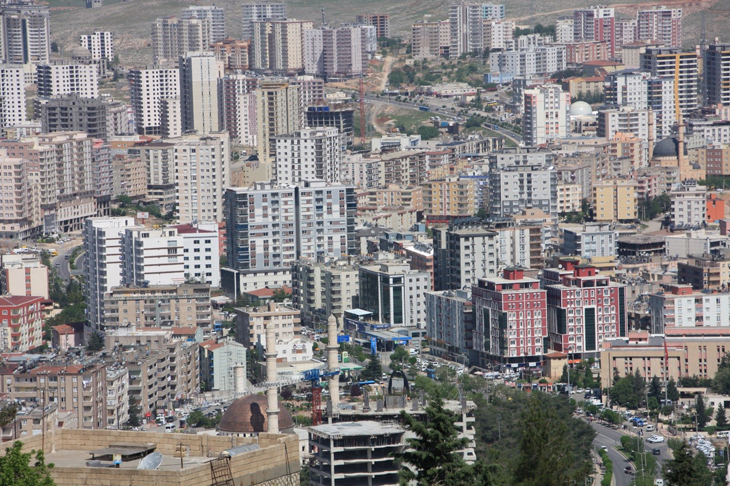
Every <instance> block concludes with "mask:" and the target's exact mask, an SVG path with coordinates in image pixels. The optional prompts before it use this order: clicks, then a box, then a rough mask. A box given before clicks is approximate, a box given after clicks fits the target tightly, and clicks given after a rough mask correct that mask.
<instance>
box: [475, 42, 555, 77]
mask: <svg viewBox="0 0 730 486" xmlns="http://www.w3.org/2000/svg"><path fill="white" fill-rule="evenodd" d="M566 66H567V55H566V50H565V46H564V45H548V46H542V47H530V48H527V49H518V50H510V51H496V52H492V53H490V54H489V70H490V72H491V74H492V76H496V75H499V74H511V75H512V77H516V76H526V77H530V76H535V75H550V74H553V73H555V72H557V71H562V70H564V69H565V67H566Z"/></svg>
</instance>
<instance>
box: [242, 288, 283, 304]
mask: <svg viewBox="0 0 730 486" xmlns="http://www.w3.org/2000/svg"><path fill="white" fill-rule="evenodd" d="M280 290H283V291H284V292H285V293H287V294H289V295H291V288H289V287H287V286H286V285H284V286H282V287H264V288H263V289H256V290H249V291H248V292H243V295H245V296H246V297H248V298H249V299H251V300H252V301H256V300H260V301H268V300H271V299H273V298H274V294H275V293H276V292H279V291H280Z"/></svg>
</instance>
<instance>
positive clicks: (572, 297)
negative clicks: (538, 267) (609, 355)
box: [543, 261, 629, 359]
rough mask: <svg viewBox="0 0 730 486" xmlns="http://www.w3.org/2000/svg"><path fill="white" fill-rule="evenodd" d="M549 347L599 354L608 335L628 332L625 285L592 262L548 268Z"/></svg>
mask: <svg viewBox="0 0 730 486" xmlns="http://www.w3.org/2000/svg"><path fill="white" fill-rule="evenodd" d="M543 273H545V274H548V275H546V276H545V279H546V280H549V281H555V280H557V281H558V283H551V284H549V285H545V290H546V291H547V327H548V335H549V340H550V349H553V350H555V351H558V352H562V353H575V354H576V355H577V356H580V357H581V358H582V359H587V358H589V357H594V358H597V357H598V356H599V354H600V350H601V349H602V348H603V342H604V341H605V340H607V339H613V338H617V337H626V336H628V332H629V326H628V318H627V313H626V288H625V285H623V284H620V283H616V282H613V281H611V280H610V279H609V278H608V277H607V276H602V275H599V274H598V273H597V269H596V267H594V266H591V265H574V264H573V263H572V262H569V261H568V262H567V263H566V264H565V267H563V268H561V269H557V268H552V269H545V270H543Z"/></svg>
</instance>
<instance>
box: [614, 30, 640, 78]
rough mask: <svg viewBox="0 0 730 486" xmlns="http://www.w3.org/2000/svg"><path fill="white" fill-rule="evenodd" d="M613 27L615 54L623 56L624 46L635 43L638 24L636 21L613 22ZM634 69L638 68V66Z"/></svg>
mask: <svg viewBox="0 0 730 486" xmlns="http://www.w3.org/2000/svg"><path fill="white" fill-rule="evenodd" d="M614 26H615V31H614V39H615V42H616V53H617V54H618V53H621V55H622V56H623V53H624V47H625V46H626V45H630V44H633V43H635V42H636V36H637V35H638V32H637V31H638V24H637V22H636V19H624V20H617V21H615V23H614ZM621 60H622V61H624V62H625V59H623V58H622V59H621ZM626 67H629V66H626ZM636 67H638V65H637V66H636Z"/></svg>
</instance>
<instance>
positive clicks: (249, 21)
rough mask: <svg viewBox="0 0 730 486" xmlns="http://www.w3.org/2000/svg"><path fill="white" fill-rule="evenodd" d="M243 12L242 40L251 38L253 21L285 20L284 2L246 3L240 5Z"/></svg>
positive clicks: (252, 36) (252, 35)
mask: <svg viewBox="0 0 730 486" xmlns="http://www.w3.org/2000/svg"><path fill="white" fill-rule="evenodd" d="M241 10H242V13H243V18H242V26H243V40H253V38H254V33H253V31H254V25H253V23H254V22H262V21H264V20H286V4H285V3H268V2H267V3H247V4H244V5H242V6H241Z"/></svg>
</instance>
